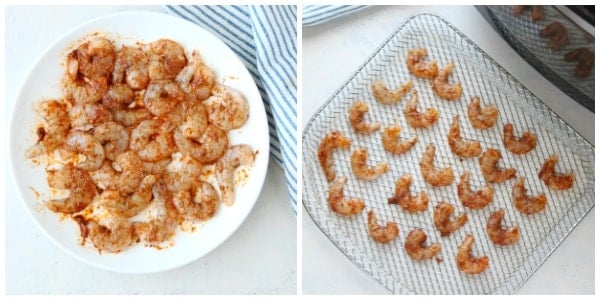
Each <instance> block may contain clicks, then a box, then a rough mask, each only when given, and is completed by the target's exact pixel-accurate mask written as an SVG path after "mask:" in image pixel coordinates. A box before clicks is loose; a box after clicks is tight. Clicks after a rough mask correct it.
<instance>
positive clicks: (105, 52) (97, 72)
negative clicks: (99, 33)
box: [67, 37, 116, 79]
mask: <svg viewBox="0 0 600 300" xmlns="http://www.w3.org/2000/svg"><path fill="white" fill-rule="evenodd" d="M115 56H116V54H115V46H114V45H113V43H112V42H111V41H109V40H108V39H106V38H104V37H95V38H93V39H91V40H89V41H87V42H85V43H83V44H81V45H79V47H77V49H75V50H73V51H71V52H70V53H69V54H68V55H67V70H69V73H71V75H74V76H73V78H75V77H77V75H78V74H79V75H81V76H83V77H85V78H89V79H94V78H99V77H105V78H107V77H108V76H109V74H110V72H111V71H112V69H113V66H114V63H115Z"/></svg>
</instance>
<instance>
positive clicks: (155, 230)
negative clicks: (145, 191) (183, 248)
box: [133, 181, 180, 248]
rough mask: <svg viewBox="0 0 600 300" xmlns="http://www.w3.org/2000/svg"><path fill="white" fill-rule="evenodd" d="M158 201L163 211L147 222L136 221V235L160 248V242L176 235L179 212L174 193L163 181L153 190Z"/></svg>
mask: <svg viewBox="0 0 600 300" xmlns="http://www.w3.org/2000/svg"><path fill="white" fill-rule="evenodd" d="M153 192H154V196H155V197H154V198H155V199H156V201H161V202H159V204H161V205H162V208H164V209H163V210H162V213H161V214H160V215H159V216H156V217H154V218H152V219H150V220H149V221H146V222H134V223H133V226H134V228H135V232H136V235H137V236H138V237H139V239H141V240H143V241H144V242H145V243H146V245H149V246H154V247H158V248H160V244H162V243H163V242H165V241H167V240H168V239H170V238H171V237H173V236H174V235H175V233H176V232H175V230H176V227H177V223H178V222H179V217H180V216H179V214H178V212H177V209H176V208H175V205H174V204H173V201H172V195H171V194H170V193H169V192H168V191H167V190H166V187H165V184H164V183H163V182H160V181H159V182H158V183H157V184H156V185H155V188H154V190H153Z"/></svg>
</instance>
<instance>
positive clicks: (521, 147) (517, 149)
mask: <svg viewBox="0 0 600 300" xmlns="http://www.w3.org/2000/svg"><path fill="white" fill-rule="evenodd" d="M502 142H503V143H504V146H505V147H506V149H507V150H508V151H510V152H512V153H514V154H525V153H527V152H529V151H531V150H533V148H535V146H536V145H537V138H536V136H535V134H533V133H531V132H529V131H528V132H525V133H523V136H522V137H519V138H518V137H515V136H514V134H513V125H512V124H510V123H507V124H505V125H504V137H503V138H502Z"/></svg>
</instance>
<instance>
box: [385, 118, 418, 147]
mask: <svg viewBox="0 0 600 300" xmlns="http://www.w3.org/2000/svg"><path fill="white" fill-rule="evenodd" d="M400 131H401V128H400V126H398V125H394V126H390V127H386V128H385V129H384V130H383V134H382V135H381V142H382V144H383V149H385V150H387V151H388V152H390V153H393V154H402V153H406V152H407V151H408V150H410V149H411V148H412V147H413V146H414V145H415V144H416V143H417V141H418V140H419V138H418V136H414V137H413V138H411V139H408V140H406V141H401V140H400V139H398V136H399V135H400Z"/></svg>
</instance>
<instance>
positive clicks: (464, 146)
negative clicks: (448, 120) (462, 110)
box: [448, 115, 481, 158]
mask: <svg viewBox="0 0 600 300" xmlns="http://www.w3.org/2000/svg"><path fill="white" fill-rule="evenodd" d="M448 145H450V150H452V152H453V153H454V154H456V155H458V156H460V157H462V158H471V157H475V156H479V154H480V153H481V145H480V144H479V142H477V141H463V140H462V138H461V137H460V125H459V119H458V115H455V116H454V118H453V119H452V125H451V126H450V131H448Z"/></svg>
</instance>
